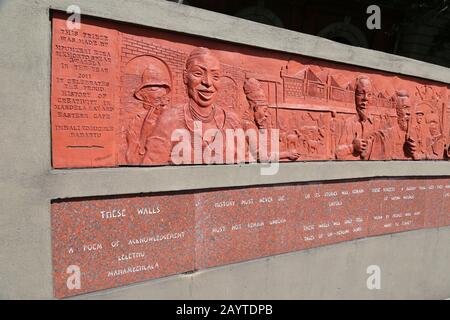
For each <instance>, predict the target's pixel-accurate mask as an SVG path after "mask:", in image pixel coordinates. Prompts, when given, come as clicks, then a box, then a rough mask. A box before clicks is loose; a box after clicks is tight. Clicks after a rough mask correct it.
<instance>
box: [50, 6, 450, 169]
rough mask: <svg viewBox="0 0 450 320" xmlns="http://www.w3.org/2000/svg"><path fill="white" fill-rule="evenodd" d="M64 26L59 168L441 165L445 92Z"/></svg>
mask: <svg viewBox="0 0 450 320" xmlns="http://www.w3.org/2000/svg"><path fill="white" fill-rule="evenodd" d="M66 18H67V17H66V16H65V15H64V14H61V13H57V12H54V16H53V20H52V21H53V36H52V40H53V41H52V99H51V101H52V102H51V103H52V105H51V119H52V148H53V150H52V151H53V152H52V154H53V166H54V167H55V168H70V167H106V166H120V165H169V164H202V163H206V164H210V163H236V162H244V161H245V162H252V161H265V160H267V158H269V157H275V156H276V154H278V155H277V156H276V157H277V160H278V159H279V160H280V161H309V160H408V159H410V160H439V159H448V154H449V146H450V136H449V132H450V126H449V120H448V119H449V112H450V105H449V95H448V91H449V90H448V85H446V84H442V83H437V82H432V81H425V80H422V79H415V78H412V77H407V76H397V75H395V74H389V73H386V72H378V71H374V70H369V69H363V68H357V67H354V66H349V65H344V64H337V63H332V62H326V61H322V60H319V59H313V58H306V57H302V56H299V55H294V54H287V53H282V52H274V51H269V50H264V49H258V48H253V47H249V46H243V45H234V44H230V43H224V42H219V41H215V40H208V39H204V38H199V37H194V36H188V35H182V34H178V33H173V32H167V31H161V30H156V29H151V28H144V27H138V26H133V25H127V24H121V23H115V22H110V21H105V20H99V19H95V18H89V17H83V19H82V21H81V28H80V29H79V30H70V29H68V28H67V27H66ZM176 130H182V132H183V134H180V133H179V132H178V135H177V134H175V136H174V133H175V131H176ZM240 130H242V132H245V133H246V134H247V135H245V136H244V138H245V139H242V140H239V139H238V142H239V141H241V142H240V143H241V144H236V145H235V144H231V141H234V139H232V136H231V133H236V132H240ZM230 132H231V133H230ZM249 132H251V133H253V134H255V135H256V136H257V138H252V137H253V136H251V134H250V133H249ZM275 132H277V134H278V136H275V138H274V141H276V142H277V143H276V144H274V143H268V144H269V146H267V148H266V149H268V150H267V152H263V151H262V150H260V149H258V148H257V147H258V146H259V142H260V141H266V140H268V139H270V137H272V136H273V135H274V134H275ZM264 134H266V135H268V137H266V136H265V135H264ZM227 135H230V137H231V139H226V137H227ZM196 139H199V140H196ZM196 141H197V142H196ZM268 141H272V140H268ZM180 142H186V145H183V148H181V151H182V152H178V151H180V150H179V148H180ZM277 145H278V148H277ZM177 146H178V148H177ZM266 149H264V150H266ZM175 150H176V151H177V152H175ZM240 150H242V151H243V153H244V155H243V156H242V157H239V151H240ZM227 152H228V153H229V154H228V153H227ZM174 154H176V155H177V157H176V158H174ZM180 154H182V156H180ZM226 156H227V157H226Z"/></svg>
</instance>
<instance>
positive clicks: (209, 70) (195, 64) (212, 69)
mask: <svg viewBox="0 0 450 320" xmlns="http://www.w3.org/2000/svg"><path fill="white" fill-rule="evenodd" d="M220 76H221V75H220V63H219V61H218V60H217V59H216V58H215V57H214V56H212V55H210V54H204V55H199V56H197V57H195V58H194V59H192V60H191V61H190V63H189V64H188V66H187V69H186V70H185V73H184V83H185V84H186V85H187V88H188V94H189V97H190V99H192V100H193V101H194V102H195V103H196V104H197V105H198V106H199V107H202V108H207V107H210V106H211V105H212V104H213V103H214V101H215V99H216V97H217V92H218V90H219V83H220Z"/></svg>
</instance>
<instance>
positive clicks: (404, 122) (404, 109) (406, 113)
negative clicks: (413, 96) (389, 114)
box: [397, 98, 411, 131]
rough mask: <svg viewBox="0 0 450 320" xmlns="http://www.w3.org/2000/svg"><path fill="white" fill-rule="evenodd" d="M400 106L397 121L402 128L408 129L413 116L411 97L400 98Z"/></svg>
mask: <svg viewBox="0 0 450 320" xmlns="http://www.w3.org/2000/svg"><path fill="white" fill-rule="evenodd" d="M399 103H400V104H401V105H400V106H397V108H398V109H397V123H398V126H399V127H400V129H401V130H403V131H407V130H408V123H409V119H410V118H411V104H410V100H409V98H402V99H399Z"/></svg>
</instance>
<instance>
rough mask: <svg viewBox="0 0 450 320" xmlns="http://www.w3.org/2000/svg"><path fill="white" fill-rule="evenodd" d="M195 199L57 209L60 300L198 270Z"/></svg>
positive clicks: (56, 262) (142, 200)
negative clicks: (196, 267) (196, 264)
mask: <svg viewBox="0 0 450 320" xmlns="http://www.w3.org/2000/svg"><path fill="white" fill-rule="evenodd" d="M192 203H193V195H171V196H149V197H142V196H140V197H130V198H116V199H104V200H80V201H78V200H74V201H67V202H55V203H53V204H52V230H53V234H52V245H53V272H54V290H55V296H56V297H65V296H70V295H74V294H80V293H84V292H90V291H95V290H100V289H104V288H111V287H117V286H120V285H124V284H127V283H133V282H137V281H142V280H147V279H153V278H160V277H164V276H167V275H170V274H176V273H181V272H185V271H190V270H193V269H194V250H195V235H194V232H195V231H194V207H193V206H192Z"/></svg>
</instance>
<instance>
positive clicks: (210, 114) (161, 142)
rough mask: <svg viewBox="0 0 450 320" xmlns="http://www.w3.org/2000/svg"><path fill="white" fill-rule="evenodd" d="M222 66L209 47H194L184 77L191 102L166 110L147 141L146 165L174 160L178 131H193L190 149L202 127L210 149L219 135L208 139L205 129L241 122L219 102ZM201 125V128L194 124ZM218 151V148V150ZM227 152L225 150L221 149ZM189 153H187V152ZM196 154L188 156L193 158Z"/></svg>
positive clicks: (236, 125) (204, 144) (230, 126)
mask: <svg viewBox="0 0 450 320" xmlns="http://www.w3.org/2000/svg"><path fill="white" fill-rule="evenodd" d="M220 78H221V69H220V63H219V60H218V59H217V58H216V57H215V56H214V55H213V54H212V53H211V52H210V51H209V50H208V49H206V48H196V49H194V50H193V51H192V52H191V53H190V55H189V56H188V58H187V61H186V67H185V70H184V72H183V80H184V84H185V85H186V89H187V92H188V96H189V101H188V103H185V104H180V105H173V106H171V107H170V108H167V109H166V110H164V112H163V113H162V114H161V117H160V118H159V119H158V124H157V125H156V127H155V130H154V134H153V135H151V136H149V137H147V139H146V141H145V146H146V148H145V149H146V153H145V156H144V159H143V161H142V163H143V164H166V163H170V162H171V153H172V151H173V147H174V144H175V143H174V141H173V140H172V134H173V133H174V132H175V130H179V129H187V130H188V131H189V132H190V133H191V137H192V139H191V140H192V141H191V146H192V148H191V150H192V152H193V148H194V139H195V134H197V130H194V129H199V130H200V132H199V133H200V134H201V137H200V138H199V139H200V140H201V143H202V147H201V149H202V151H204V150H205V148H210V146H211V145H212V144H213V143H214V140H215V138H216V135H213V136H210V137H207V138H205V134H204V133H205V131H206V130H208V129H216V130H217V132H220V131H222V132H223V131H224V130H226V129H237V128H239V127H240V122H239V120H238V118H237V116H235V115H234V114H233V112H231V111H225V110H224V109H223V108H222V107H220V106H218V105H216V104H215V103H214V102H215V99H216V97H217V94H218V92H219V90H220V85H219V83H220ZM197 125H201V127H195V126H197ZM215 151H217V149H215ZM222 151H224V150H222ZM184 156H186V155H184ZM193 158H194V156H192V157H189V158H188V159H193Z"/></svg>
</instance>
